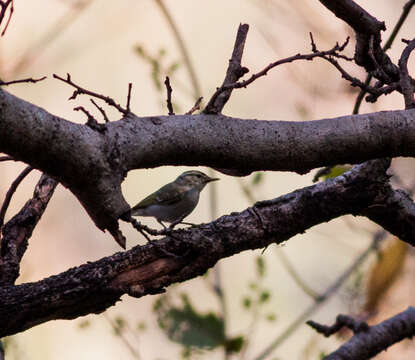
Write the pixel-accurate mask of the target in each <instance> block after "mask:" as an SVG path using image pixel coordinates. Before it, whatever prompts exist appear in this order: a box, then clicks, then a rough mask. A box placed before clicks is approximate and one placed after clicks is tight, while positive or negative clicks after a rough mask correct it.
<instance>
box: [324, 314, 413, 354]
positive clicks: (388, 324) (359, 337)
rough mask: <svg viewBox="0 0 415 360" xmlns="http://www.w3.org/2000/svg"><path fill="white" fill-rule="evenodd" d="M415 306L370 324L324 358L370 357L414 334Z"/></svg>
mask: <svg viewBox="0 0 415 360" xmlns="http://www.w3.org/2000/svg"><path fill="white" fill-rule="evenodd" d="M414 324H415V308H414V307H409V308H408V309H407V310H405V311H403V312H401V313H399V314H398V315H395V316H394V317H392V318H390V319H388V320H385V321H383V322H381V323H380V324H378V325H375V326H370V327H369V328H368V329H365V331H360V332H357V333H355V335H354V336H353V337H352V338H351V339H350V340H349V341H347V342H346V343H345V344H343V345H342V346H341V347H340V348H339V349H337V350H336V351H334V352H332V353H331V354H329V355H327V356H326V357H325V358H324V359H325V360H356V359H372V358H373V357H375V356H376V355H377V354H379V353H380V352H382V351H385V350H386V349H387V348H388V347H389V346H391V345H393V344H396V343H397V342H400V341H401V340H403V339H406V338H412V337H413V336H414V335H415V325H414Z"/></svg>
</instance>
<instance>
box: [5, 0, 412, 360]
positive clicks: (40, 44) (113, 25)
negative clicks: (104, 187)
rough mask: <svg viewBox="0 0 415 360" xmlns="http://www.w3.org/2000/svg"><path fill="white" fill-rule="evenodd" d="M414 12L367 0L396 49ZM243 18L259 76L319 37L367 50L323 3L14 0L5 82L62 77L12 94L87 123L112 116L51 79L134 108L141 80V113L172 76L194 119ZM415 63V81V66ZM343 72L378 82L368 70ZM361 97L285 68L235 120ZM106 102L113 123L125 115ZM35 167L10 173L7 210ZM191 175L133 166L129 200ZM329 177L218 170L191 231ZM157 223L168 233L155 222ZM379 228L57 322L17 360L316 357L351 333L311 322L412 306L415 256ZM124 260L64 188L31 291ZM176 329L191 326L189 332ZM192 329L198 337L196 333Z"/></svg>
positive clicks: (220, 269) (307, 238)
mask: <svg viewBox="0 0 415 360" xmlns="http://www.w3.org/2000/svg"><path fill="white" fill-rule="evenodd" d="M405 2H406V1H400V0H399V1H394V2H391V1H377V2H373V1H369V0H365V1H363V0H361V1H358V3H359V4H360V5H361V6H362V7H364V8H365V9H366V10H367V11H369V13H371V14H372V15H374V16H375V17H377V18H378V19H379V20H384V21H385V22H386V26H387V31H386V32H385V33H384V35H383V38H384V39H387V38H388V36H389V34H390V32H391V30H392V29H393V27H394V26H395V24H396V22H397V20H398V18H399V16H400V14H401V12H402V7H403V5H404V4H405ZM414 12H415V11H414ZM239 23H248V24H249V25H250V31H249V34H248V38H247V42H246V46H245V52H244V57H243V65H244V66H246V67H248V68H249V69H250V71H251V73H254V72H257V71H259V70H261V69H262V68H264V67H265V66H266V65H268V64H269V63H270V62H273V61H275V60H277V59H280V58H285V57H289V56H292V55H295V54H297V53H310V52H311V47H310V40H309V32H312V33H313V36H314V40H315V42H316V44H317V47H318V48H319V50H327V49H330V48H332V47H333V46H334V44H335V43H336V42H339V43H342V42H344V41H345V39H346V37H347V36H351V43H350V44H349V46H348V47H347V48H346V51H345V52H346V54H347V55H349V56H352V55H353V47H354V42H353V33H352V32H351V30H350V29H349V28H348V27H347V25H345V24H344V23H343V22H342V21H340V20H338V19H337V18H335V17H334V15H333V14H332V13H330V12H329V11H328V10H327V9H325V8H324V7H323V6H322V5H321V4H320V3H319V2H318V1H308V0H301V1H283V0H267V1H265V0H263V1H259V0H245V1H240V0H238V1H236V0H227V1H219V0H211V1H208V2H206V1H200V0H192V1H190V0H181V1H167V0H165V1H164V2H162V1H161V0H154V1H150V0H148V1H137V0H136V1H133V0H120V1H105V0H101V1H98V0H82V1H77V0H43V1H40V2H39V1H22V0H15V1H14V13H13V16H12V19H11V22H10V25H9V27H8V29H7V32H6V34H5V36H3V37H2V38H1V39H0V77H1V78H2V79H3V80H5V81H8V80H14V79H18V78H24V77H35V78H36V77H42V76H47V79H46V80H44V81H42V82H39V83H37V84H16V85H13V86H9V87H8V88H7V91H10V92H11V93H13V94H15V95H17V96H19V97H21V98H23V99H25V100H27V101H29V102H31V103H34V104H36V105H38V106H41V107H43V108H45V109H46V110H47V111H49V112H51V113H53V114H55V115H58V116H60V117H63V118H65V119H68V120H70V121H74V122H79V123H85V122H86V119H85V115H84V114H82V113H81V112H75V111H73V108H74V107H76V106H79V105H82V106H84V107H86V108H87V109H88V110H89V111H90V112H91V113H93V114H94V115H95V116H96V117H97V118H98V119H101V117H100V114H99V112H98V111H97V109H96V108H94V107H93V106H92V104H91V103H90V101H89V97H86V96H83V97H82V96H80V97H78V98H77V99H76V100H75V101H69V100H68V98H69V96H71V94H72V92H73V88H71V87H69V86H68V85H67V84H64V83H63V82H60V81H59V80H56V79H53V77H52V74H54V73H56V74H58V75H60V76H62V77H65V76H66V73H69V74H71V76H72V80H73V81H74V82H75V83H76V84H78V85H80V86H82V87H84V88H87V89H89V90H91V91H95V92H98V93H100V94H104V95H107V96H110V97H112V98H114V99H115V100H116V101H117V102H120V103H121V104H124V103H125V101H126V94H127V87H128V83H129V82H132V83H133V90H132V104H131V108H132V111H133V112H134V113H135V114H137V115H138V116H146V115H161V114H162V115H165V114H167V109H166V106H165V99H166V93H165V88H164V85H163V81H164V78H165V76H166V75H169V76H170V82H171V85H172V87H173V95H172V96H173V103H174V107H175V112H176V113H184V112H186V111H188V110H189V109H190V108H192V106H193V105H194V103H195V100H196V99H197V98H198V97H199V96H203V97H204V100H205V101H207V100H208V99H209V97H210V96H211V94H212V93H213V91H214V90H215V89H216V87H218V86H219V85H220V84H221V83H222V81H223V78H224V75H225V71H226V68H227V65H228V59H229V58H230V56H231V53H232V49H233V44H234V40H235V35H236V31H237V28H238V25H239ZM414 33H415V13H411V14H410V15H409V17H408V19H407V20H406V22H405V24H404V25H403V27H402V29H401V31H400V33H399V35H398V38H397V39H396V40H395V42H394V45H393V47H392V49H391V50H390V52H389V54H390V56H391V57H392V59H393V60H394V61H395V63H397V60H398V59H399V57H400V54H401V52H402V50H403V48H404V44H403V43H402V42H401V41H400V39H401V38H412V37H413V36H414ZM181 44H182V45H181ZM183 47H184V48H183ZM410 60H411V61H410V63H409V69H410V72H411V69H412V71H413V69H414V64H415V62H414V57H412V58H411V59H410ZM344 66H345V68H346V69H348V70H350V72H351V73H352V74H353V75H354V76H357V77H359V78H360V79H362V80H364V79H365V76H366V75H365V73H364V72H363V71H362V70H361V69H359V68H357V67H353V66H352V64H344ZM248 75H249V74H248ZM357 95H358V91H357V90H356V89H355V88H352V87H350V86H349V84H348V83H346V82H345V81H342V79H341V76H340V74H339V73H338V72H337V70H335V69H334V68H333V67H332V66H331V65H330V64H328V63H327V62H323V61H322V60H320V59H317V60H314V61H312V62H311V61H304V62H300V61H298V62H295V63H292V64H286V65H283V66H280V67H277V68H275V69H273V70H272V71H271V72H269V73H268V75H267V76H266V77H263V78H261V79H259V80H257V81H255V82H254V83H253V84H251V85H250V86H249V87H248V88H247V89H239V90H235V91H234V92H233V94H232V96H231V99H230V101H229V102H228V104H227V105H226V107H225V109H224V113H225V114H226V115H228V116H234V117H241V118H255V119H267V120H288V121H302V120H313V119H320V118H328V117H336V116H341V115H348V114H351V113H352V110H353V107H354V104H355V100H356V97H357ZM403 106H404V104H403V98H402V97H401V96H398V95H390V96H388V97H381V98H380V99H379V101H378V102H377V103H376V104H367V103H363V104H362V106H361V108H360V112H361V113H364V112H373V111H380V110H393V109H402V108H403ZM104 107H105V110H106V111H107V113H108V115H109V117H110V119H111V120H112V121H115V120H118V119H119V118H120V116H119V114H118V113H116V112H115V111H113V110H112V109H109V108H108V107H106V106H105V105H104ZM74 151H76V149H74ZM414 165H415V164H414V161H413V160H412V159H396V160H394V162H393V173H394V174H395V175H396V176H394V177H393V178H392V181H393V183H394V185H395V186H397V187H401V188H404V189H407V190H409V191H412V190H413V187H414V184H415V182H414V180H415V179H414V177H413V169H414ZM24 167H25V164H19V163H13V162H3V163H0V201H3V198H4V195H5V194H6V192H7V190H8V188H9V186H10V184H11V182H12V181H13V180H14V179H15V178H16V176H18V174H19V173H20V171H21V170H22V169H23V168H24ZM188 169H189V168H185V167H162V168H157V169H146V170H136V171H132V172H130V173H129V174H128V177H127V178H126V180H125V182H124V184H123V191H124V195H125V197H126V199H127V201H128V202H129V203H130V204H131V205H134V204H135V203H137V201H138V200H141V199H142V198H144V197H145V196H147V195H148V194H150V193H151V192H153V191H155V190H156V189H158V188H159V187H160V186H162V185H164V184H165V183H167V182H169V181H172V180H173V179H175V178H176V177H177V176H178V175H179V174H180V173H181V172H183V171H185V170H188ZM200 170H202V171H206V172H209V171H210V170H209V169H205V168H201V169H200ZM338 170H339V171H342V169H338ZM315 173H316V171H312V172H310V173H309V174H306V175H302V176H300V175H297V174H293V173H281V172H266V173H255V174H252V175H250V176H249V177H246V178H240V179H239V178H233V177H230V176H226V175H223V174H216V175H217V176H219V177H220V179H221V181H219V182H217V183H215V184H214V186H213V185H209V187H208V188H207V189H206V190H205V191H204V192H203V193H202V195H201V200H200V202H199V206H198V207H197V208H196V210H195V211H194V212H193V213H192V214H191V215H190V216H189V217H188V218H187V221H189V222H193V223H200V222H208V221H210V220H211V219H212V218H216V217H218V216H221V215H225V214H228V213H230V212H232V211H241V210H243V209H245V208H246V207H248V206H250V205H252V204H253V203H254V202H255V201H258V200H263V199H271V198H274V197H277V196H280V195H282V194H286V193H288V192H291V191H293V190H295V189H298V188H301V187H304V186H308V185H311V184H312V183H313V176H314V175H315ZM39 176H40V173H39V172H38V171H33V172H32V173H31V174H30V175H29V176H28V177H27V178H26V179H25V180H24V181H23V183H22V184H21V186H20V187H19V188H18V191H17V193H16V194H15V196H14V197H13V199H12V202H11V205H10V207H9V209H8V212H7V214H6V221H7V220H8V219H10V218H11V217H12V216H13V215H14V214H15V213H16V212H17V211H18V210H19V209H20V208H21V207H22V205H23V204H24V203H25V202H26V200H27V199H28V198H29V197H30V196H31V195H32V192H33V189H34V185H35V184H36V182H37V180H38V179H39ZM143 222H144V223H145V224H147V225H149V226H151V227H153V228H156V227H158V224H157V223H156V222H155V221H153V220H152V219H144V221H143ZM122 231H123V233H124V235H125V236H126V237H127V247H128V248H131V247H133V246H136V245H138V244H144V243H145V239H143V238H142V236H141V235H140V234H138V233H137V232H136V231H135V230H133V229H132V228H131V226H129V225H128V224H122ZM379 231H380V229H379V228H378V227H377V226H375V225H374V224H372V223H371V222H369V221H368V220H365V219H362V218H355V217H352V216H346V217H343V218H339V219H336V220H334V221H331V222H329V223H327V224H322V225H319V226H316V227H314V228H312V229H310V230H309V231H307V232H306V233H305V234H301V235H298V236H296V237H294V238H292V239H290V241H289V242H287V244H286V245H285V246H280V247H277V246H276V245H272V246H270V247H269V248H268V249H266V251H265V252H264V253H263V254H262V252H261V251H259V250H258V251H248V252H244V253H242V254H239V255H237V256H233V257H232V258H228V259H223V260H221V261H220V262H219V263H218V265H217V266H216V267H215V269H212V270H210V271H209V272H208V274H206V275H205V276H204V277H200V278H197V279H194V280H191V281H188V282H186V283H184V284H180V285H174V286H171V287H169V288H168V289H167V295H165V296H162V297H157V296H147V297H145V298H141V299H133V298H130V297H128V296H124V297H123V298H122V302H119V303H118V304H117V305H116V306H114V307H112V308H110V309H108V311H106V312H105V313H104V314H100V315H90V316H86V317H83V318H79V319H76V320H73V321H52V322H48V323H46V324H43V325H40V326H36V327H34V328H32V329H30V330H28V331H26V332H24V333H21V334H18V335H15V336H12V337H9V338H7V339H5V346H6V355H7V359H33V360H35V359H42V360H47V359H58V358H59V359H61V360H65V359H73V358H76V359H80V360H83V359H113V358H115V357H117V358H121V359H176V358H177V359H180V358H182V357H187V358H191V359H199V358H200V359H204V358H205V359H260V358H264V359H317V358H318V356H320V355H321V354H324V353H328V352H330V351H332V350H334V349H335V348H336V346H338V345H339V344H340V343H341V342H342V341H345V339H347V337H348V336H350V334H347V333H344V334H342V335H343V336H344V337H342V338H337V339H336V338H335V337H332V338H330V339H323V337H322V336H320V335H317V334H316V333H315V332H314V331H313V330H311V329H310V328H309V327H307V326H306V325H304V322H305V321H306V320H308V319H313V320H316V321H319V322H322V323H327V324H331V323H332V322H333V321H334V319H335V317H336V315H337V314H338V313H348V314H352V315H354V316H358V317H360V318H362V319H366V320H368V321H369V322H378V321H381V320H383V319H385V318H386V317H388V316H391V315H393V314H395V313H397V312H399V311H402V310H404V309H405V308H406V307H407V306H408V305H409V304H411V303H412V302H413V299H414V294H413V290H411V286H410V285H408V284H411V283H412V281H411V279H412V278H413V274H414V268H413V267H414V265H413V256H412V251H411V250H410V249H408V248H407V247H406V246H405V245H404V244H403V243H401V242H400V241H399V240H398V239H392V238H390V237H389V236H388V235H387V234H383V233H381V232H379ZM374 239H375V242H376V244H378V242H379V241H380V240H378V239H382V241H381V244H380V250H378V251H375V250H374V247H375V246H374ZM119 250H120V249H119V247H118V245H116V243H115V242H114V241H113V239H112V238H111V236H110V235H108V234H105V233H102V232H101V231H99V230H98V229H97V228H95V226H94V224H93V223H92V221H91V219H90V218H89V217H88V216H87V214H86V212H85V210H84V209H83V208H82V207H81V206H80V204H79V203H78V201H77V200H76V198H75V197H74V196H73V195H72V194H71V193H70V192H69V191H68V190H67V189H65V188H63V187H62V186H61V185H60V186H58V188H57V190H56V192H55V194H54V196H53V197H52V199H51V201H50V203H49V206H48V208H47V210H46V212H45V214H44V216H43V218H42V220H41V222H40V223H39V225H38V227H37V228H36V230H35V232H34V234H33V236H32V239H31V240H30V246H29V249H28V251H27V253H26V254H25V256H24V258H23V262H22V268H21V277H20V278H19V280H18V281H19V283H23V282H30V281H37V280H40V279H43V278H44V277H46V276H50V275H54V274H57V273H60V272H62V271H64V270H67V269H68V268H70V267H73V266H78V265H80V264H82V263H85V262H86V261H94V260H97V259H99V258H101V257H104V256H108V255H111V254H113V253H114V252H116V251H119ZM362 254H363V256H362V257H361V258H359V256H361V255H362ZM358 264H360V266H357V265H358ZM345 274H349V276H345ZM322 295H324V296H326V297H327V299H326V301H322V300H321V296H322ZM209 313H210V316H208V314H209ZM160 325H161V326H160ZM175 325H178V327H179V328H181V331H182V332H180V331H179V332H177V331H176V332H175V331H174V330H173V328H174V326H175ZM204 325H208V326H210V325H211V330H206V329H205V330H203V329H202V328H203V327H204ZM186 329H187V330H191V331H190V332H191V333H192V335H193V337H191V336H186V334H185V330H186ZM201 329H202V330H201ZM212 329H215V330H214V331H212ZM218 334H219V335H218ZM187 335H189V334H187ZM189 338H191V339H189ZM226 349H227V350H226ZM414 350H415V349H414V345H413V344H412V342H410V341H408V342H403V343H401V344H399V345H396V346H394V347H392V348H391V349H390V350H388V353H387V354H382V355H379V356H378V357H377V358H379V359H398V358H399V359H402V358H409V357H410V355H409V354H412V356H413V353H414ZM232 351H233V352H234V353H232Z"/></svg>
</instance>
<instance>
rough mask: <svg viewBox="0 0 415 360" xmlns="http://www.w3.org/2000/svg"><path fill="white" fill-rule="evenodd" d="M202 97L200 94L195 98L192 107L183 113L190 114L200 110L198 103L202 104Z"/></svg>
mask: <svg viewBox="0 0 415 360" xmlns="http://www.w3.org/2000/svg"><path fill="white" fill-rule="evenodd" d="M202 100H203V97H202V96H201V97H200V98H199V99H197V100H196V102H195V104H194V105H193V107H192V108H191V109H190V110H189V111H187V112H186V113H185V115H192V114H193V113H194V112H195V111H197V110H200V105H201V104H202Z"/></svg>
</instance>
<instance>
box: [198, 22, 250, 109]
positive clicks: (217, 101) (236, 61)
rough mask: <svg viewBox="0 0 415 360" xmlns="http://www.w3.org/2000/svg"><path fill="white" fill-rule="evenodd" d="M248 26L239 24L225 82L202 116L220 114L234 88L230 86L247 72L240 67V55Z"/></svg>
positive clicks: (244, 68)
mask: <svg viewBox="0 0 415 360" xmlns="http://www.w3.org/2000/svg"><path fill="white" fill-rule="evenodd" d="M248 30H249V25H248V24H239V27H238V32H237V34H236V39H235V44H234V46H233V52H232V57H231V59H230V60H229V66H228V69H227V70H226V76H225V80H223V84H222V86H221V87H220V88H219V89H221V90H220V91H219V89H218V90H217V91H216V93H215V94H213V96H212V97H211V99H210V100H209V102H208V104H207V105H206V107H205V109H204V110H203V113H204V114H220V113H221V112H222V109H223V107H224V106H225V105H226V103H227V102H228V100H229V98H230V96H231V94H232V90H233V89H234V87H232V86H230V85H232V84H234V83H236V82H237V81H238V80H239V79H240V78H241V77H242V76H244V74H246V73H247V72H248V71H249V70H248V69H247V68H246V67H243V66H242V65H241V61H242V55H243V52H244V48H245V41H246V37H247V35H248Z"/></svg>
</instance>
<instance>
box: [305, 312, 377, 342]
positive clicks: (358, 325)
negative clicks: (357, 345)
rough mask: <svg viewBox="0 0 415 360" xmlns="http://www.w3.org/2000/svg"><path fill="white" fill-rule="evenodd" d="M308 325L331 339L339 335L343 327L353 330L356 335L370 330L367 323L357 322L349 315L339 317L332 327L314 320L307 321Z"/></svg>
mask: <svg viewBox="0 0 415 360" xmlns="http://www.w3.org/2000/svg"><path fill="white" fill-rule="evenodd" d="M307 325H309V326H311V327H312V328H313V329H314V330H316V331H317V332H318V333H320V334H323V335H324V336H325V337H329V336H331V335H333V334H335V333H337V332H338V331H340V330H341V329H342V328H343V327H347V328H348V329H350V330H352V331H353V333H355V334H356V333H359V332H363V331H368V330H369V325H368V324H367V323H366V322H364V321H360V320H355V319H353V318H352V317H350V316H348V315H341V314H340V315H337V318H336V322H335V323H334V324H333V325H331V326H327V325H322V324H319V323H318V322H315V321H313V320H309V321H307Z"/></svg>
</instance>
